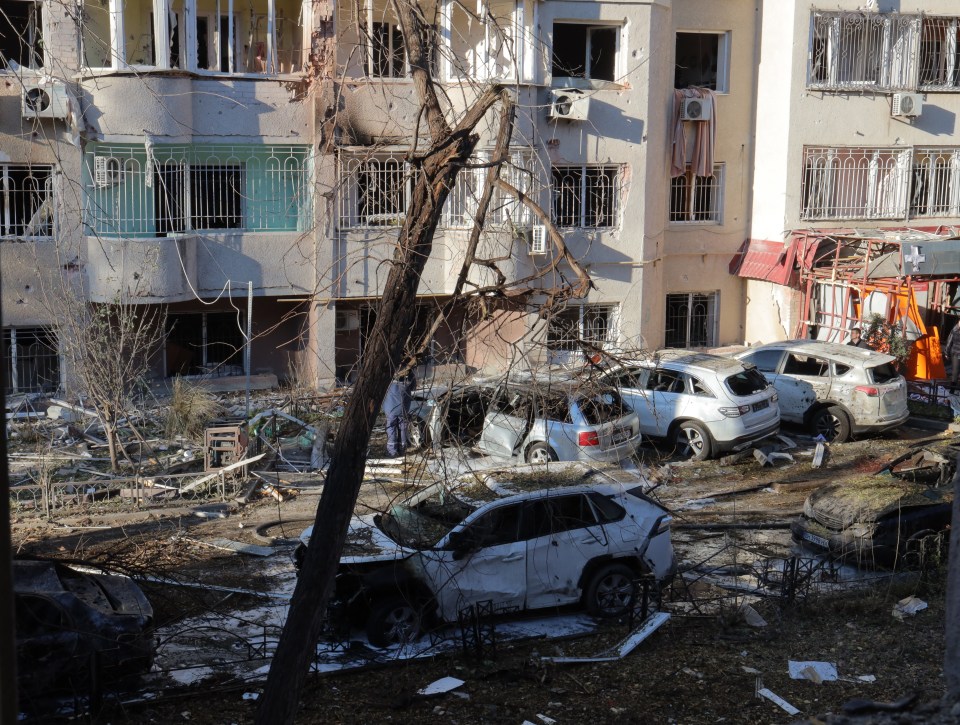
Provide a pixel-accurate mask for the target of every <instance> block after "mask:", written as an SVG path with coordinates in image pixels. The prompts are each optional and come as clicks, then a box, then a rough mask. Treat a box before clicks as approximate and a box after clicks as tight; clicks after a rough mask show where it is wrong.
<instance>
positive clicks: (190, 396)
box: [166, 376, 223, 438]
mask: <svg viewBox="0 0 960 725" xmlns="http://www.w3.org/2000/svg"><path fill="white" fill-rule="evenodd" d="M222 413H223V406H221V405H220V403H219V402H218V401H217V399H216V398H215V397H214V396H213V395H212V394H211V393H209V392H207V391H206V390H204V389H203V387H201V386H199V385H194V384H192V383H188V382H187V381H185V380H184V379H183V378H181V377H179V376H178V377H176V378H174V381H173V388H172V389H171V391H170V408H169V410H168V412H167V425H166V435H167V437H168V438H173V437H174V436H176V435H185V436H189V437H191V438H196V437H199V436H200V435H202V434H203V429H204V427H205V426H206V425H207V423H209V422H210V421H211V420H213V419H215V418H216V417H218V416H219V415H221V414H222Z"/></svg>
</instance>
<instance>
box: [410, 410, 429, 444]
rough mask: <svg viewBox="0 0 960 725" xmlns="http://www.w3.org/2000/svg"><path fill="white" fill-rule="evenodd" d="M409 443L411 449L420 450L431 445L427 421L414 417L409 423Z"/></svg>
mask: <svg viewBox="0 0 960 725" xmlns="http://www.w3.org/2000/svg"><path fill="white" fill-rule="evenodd" d="M407 444H408V445H409V446H410V450H411V451H420V450H424V449H427V448H429V447H430V444H431V440H430V428H429V427H428V426H427V421H425V420H423V419H421V418H414V419H412V420H411V421H410V422H409V423H407Z"/></svg>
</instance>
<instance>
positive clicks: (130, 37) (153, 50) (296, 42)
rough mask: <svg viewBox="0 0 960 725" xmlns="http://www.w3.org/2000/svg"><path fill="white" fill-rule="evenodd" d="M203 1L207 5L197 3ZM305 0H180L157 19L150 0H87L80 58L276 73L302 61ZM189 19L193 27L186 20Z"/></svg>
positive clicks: (94, 64)
mask: <svg viewBox="0 0 960 725" xmlns="http://www.w3.org/2000/svg"><path fill="white" fill-rule="evenodd" d="M201 5H202V7H200V6H201ZM301 5H302V4H301V2H300V0H251V1H250V2H249V3H247V4H243V5H241V4H240V2H239V0H220V1H219V2H217V3H215V4H212V5H211V4H209V3H199V2H198V1H197V0H182V2H181V1H180V0H175V2H173V3H171V5H170V10H169V12H168V13H167V22H165V23H164V22H161V23H157V22H155V18H154V13H153V8H154V3H153V2H152V0H101V1H100V2H93V1H92V0H88V1H85V2H84V3H83V8H82V13H83V37H82V43H83V60H84V64H85V65H86V66H87V67H90V68H124V67H135V68H138V69H146V68H160V69H166V68H181V69H184V70H189V71H209V72H218V73H251V74H269V75H276V74H281V73H296V72H298V71H300V70H302V68H303V57H304V43H303V26H302V24H301V20H300V19H301V18H302V12H301V10H302V6H301ZM187 18H192V19H193V20H192V27H187V22H186V20H185V19H187Z"/></svg>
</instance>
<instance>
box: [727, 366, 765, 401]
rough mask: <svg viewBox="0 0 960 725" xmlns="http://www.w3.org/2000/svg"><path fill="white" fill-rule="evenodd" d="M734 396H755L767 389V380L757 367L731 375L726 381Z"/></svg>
mask: <svg viewBox="0 0 960 725" xmlns="http://www.w3.org/2000/svg"><path fill="white" fill-rule="evenodd" d="M724 382H725V383H726V385H727V387H728V388H729V389H730V392H731V393H733V394H734V395H753V394H754V393H761V392H763V391H764V390H766V389H767V385H768V383H767V379H766V378H765V377H763V375H761V374H760V371H759V370H757V369H756V368H755V367H750V368H747V369H746V370H744V371H742V372H739V373H737V374H736V375H731V376H730V377H729V378H727V379H726V380H725V381H724Z"/></svg>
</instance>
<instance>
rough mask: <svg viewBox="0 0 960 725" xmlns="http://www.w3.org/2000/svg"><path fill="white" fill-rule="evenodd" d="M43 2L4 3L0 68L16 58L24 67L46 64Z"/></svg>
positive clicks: (0, 19) (6, 0)
mask: <svg viewBox="0 0 960 725" xmlns="http://www.w3.org/2000/svg"><path fill="white" fill-rule="evenodd" d="M41 7H42V6H41V4H40V3H37V2H25V1H24V0H4V1H3V3H2V4H0V68H9V67H10V62H11V61H13V62H14V63H16V64H17V65H19V66H21V67H23V68H33V69H37V68H42V67H43V35H42V33H43V23H42V22H41V16H40V13H41Z"/></svg>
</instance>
